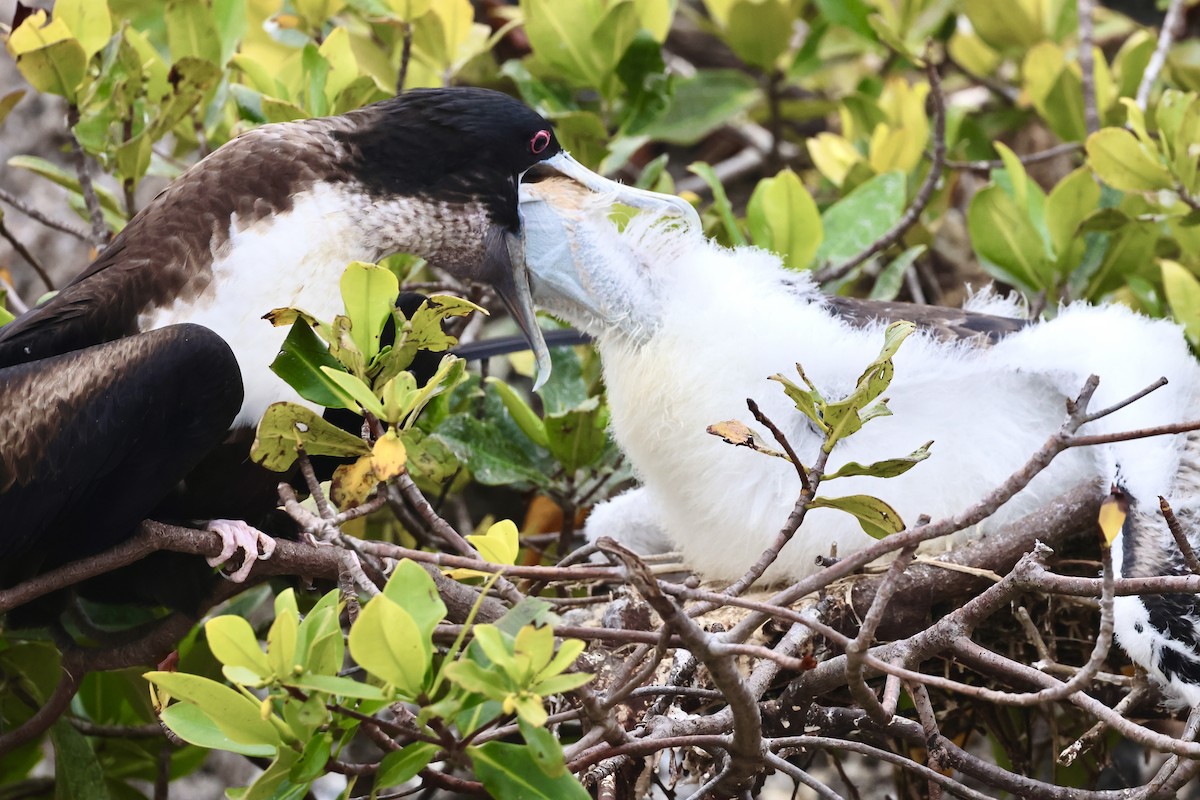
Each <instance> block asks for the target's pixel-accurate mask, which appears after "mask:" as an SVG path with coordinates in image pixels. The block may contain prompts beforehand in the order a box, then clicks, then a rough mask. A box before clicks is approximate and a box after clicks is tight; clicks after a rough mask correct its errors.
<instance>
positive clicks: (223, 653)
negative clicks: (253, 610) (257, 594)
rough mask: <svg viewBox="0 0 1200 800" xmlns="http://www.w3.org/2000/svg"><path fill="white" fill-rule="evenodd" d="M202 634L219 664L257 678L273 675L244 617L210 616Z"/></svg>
mask: <svg viewBox="0 0 1200 800" xmlns="http://www.w3.org/2000/svg"><path fill="white" fill-rule="evenodd" d="M204 635H205V636H207V637H208V646H209V648H210V649H211V650H212V653H213V655H214V656H216V657H217V660H218V661H220V662H221V663H222V664H225V665H227V666H231V667H244V668H245V669H248V670H250V671H251V672H252V673H254V674H255V675H257V676H258V677H259V678H260V679H266V678H269V677H270V676H271V675H272V674H273V673H274V670H273V669H272V668H271V664H270V661H269V660H268V659H267V654H266V653H264V652H263V651H262V647H261V646H259V643H258V637H257V636H255V635H254V629H253V628H251V627H250V623H249V622H247V621H246V620H245V619H244V618H242V617H238V616H234V615H232V614H225V615H223V616H220V617H214V618H212V619H210V620H209V621H208V622H206V623H205V624H204Z"/></svg>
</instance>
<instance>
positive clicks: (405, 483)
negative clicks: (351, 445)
mask: <svg viewBox="0 0 1200 800" xmlns="http://www.w3.org/2000/svg"><path fill="white" fill-rule="evenodd" d="M396 485H397V486H398V487H399V489H400V493H401V494H402V495H403V496H404V499H406V500H407V501H408V502H409V504H410V505H412V507H413V508H414V509H416V511H417V513H418V514H420V515H421V518H422V519H423V520H425V522H426V523H428V525H429V527H430V528H432V529H433V531H434V533H436V534H438V535H439V536H441V537H442V540H443V541H445V542H446V543H447V544H448V545H450V546H451V547H453V548H454V549H455V550H457V551H458V552H460V553H462V554H463V555H466V556H476V557H477V556H478V555H479V551H478V550H476V549H475V548H474V547H472V546H471V543H470V542H468V541H467V540H466V539H464V538H463V537H462V535H461V534H459V532H458V531H456V530H454V527H453V526H452V525H451V524H450V523H449V522H446V520H444V519H442V518H441V516H440V515H439V514H438V513H437V511H435V510H434V508H433V506H431V505H430V504H429V501H428V500H426V499H425V495H423V494H421V490H420V489H418V488H417V484H416V483H414V482H413V479H412V476H411V475H409V474H408V472H407V470H406V471H404V472H401V473H400V475H398V476H397V477H396ZM496 590H497V591H498V592H500V594H502V595H503V596H504V598H505V599H506V600H508V601H509V602H510V603H512V604H513V605H516V604H517V603H519V602H521V599H522V595H521V593H520V592H518V591H517V588H516V587H515V586H513V585H512V583H511V582H510V581H509V580H508V579H507V578H505V577H503V576H501V577H500V578H497V579H496Z"/></svg>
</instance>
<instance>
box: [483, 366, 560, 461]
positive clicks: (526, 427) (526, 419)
mask: <svg viewBox="0 0 1200 800" xmlns="http://www.w3.org/2000/svg"><path fill="white" fill-rule="evenodd" d="M486 381H487V383H488V385H490V386H491V387H492V388H493V389H495V391H496V394H497V395H498V396H499V397H500V402H502V403H504V407H505V408H506V409H508V413H509V414H510V415H512V418H513V422H515V423H517V427H518V428H520V429H521V432H522V433H524V434H525V435H526V436H528V437H529V440H530V441H532V442H533V443H534V444H536V445H537V446H538V447H548V446H549V445H550V440H549V438H548V437H547V436H546V426H545V424H544V423H543V422H542V420H541V418H540V417H538V415H537V414H536V413H534V410H533V409H532V408H530V407H529V404H528V403H526V402H525V399H524V398H523V397H521V396H520V395H519V394H517V392H516V390H515V389H513V388H512V387H511V386H509V385H508V384H507V383H505V382H504V381H502V380H500V379H499V378H487V379H486Z"/></svg>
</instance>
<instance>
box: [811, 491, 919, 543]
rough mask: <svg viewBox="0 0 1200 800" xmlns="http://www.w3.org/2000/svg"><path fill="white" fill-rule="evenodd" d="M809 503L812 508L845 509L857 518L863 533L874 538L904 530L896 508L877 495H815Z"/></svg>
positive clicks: (902, 521)
mask: <svg viewBox="0 0 1200 800" xmlns="http://www.w3.org/2000/svg"><path fill="white" fill-rule="evenodd" d="M811 505H812V507H813V508H836V509H838V510H839V511H845V512H846V513H847V514H850V515H851V516H853V517H854V518H855V519H857V520H858V524H859V525H861V526H862V529H863V532H864V533H866V534H867V535H868V536H870V537H872V538H875V539H882V538H883V537H885V536H890V535H891V534H893V533H898V532H900V531H902V530H904V520H903V519H901V518H900V515H899V514H898V513H896V509H894V508H892V507H891V506H889V505H888V504H887V503H885V502H883V501H882V500H880V499H879V498H878V497H871V496H870V495H865V494H852V495H848V496H846V497H817V498H814V499H813V500H812V503H811Z"/></svg>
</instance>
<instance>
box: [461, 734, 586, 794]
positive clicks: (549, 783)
mask: <svg viewBox="0 0 1200 800" xmlns="http://www.w3.org/2000/svg"><path fill="white" fill-rule="evenodd" d="M467 755H468V756H469V757H470V759H471V764H472V765H473V766H474V767H475V775H476V776H477V777H478V778H479V780H480V781H481V782H482V783H483V786H484V788H485V789H487V790H488V792H489V793H491V795H492V796H493V797H520V798H522V800H588V798H589V797H590V795H589V794H588V793H587V790H585V789H584V788H583V786H582V785H581V784H580V783H579V781H578V780H577V779H576V778H575V776H574V775H572V774H571V773H569V772H564V773H563V774H562V775H559V776H558V777H552V776H550V775H547V774H546V773H545V772H544V771H543V770H542V768H541V767H540V766H539V764H538V761H537V759H536V757H535V756H534V753H533V752H532V751H531V750H530V748H529V747H526V746H522V745H516V744H508V743H506V742H488V743H487V744H485V745H482V746H481V747H468V748H467Z"/></svg>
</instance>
